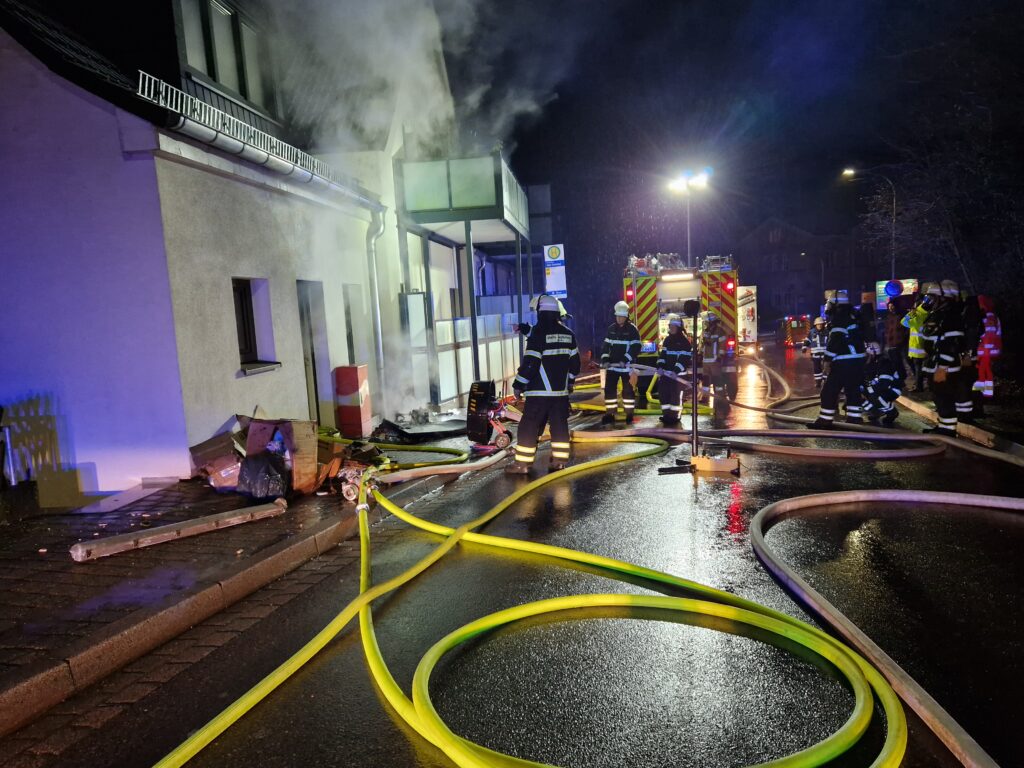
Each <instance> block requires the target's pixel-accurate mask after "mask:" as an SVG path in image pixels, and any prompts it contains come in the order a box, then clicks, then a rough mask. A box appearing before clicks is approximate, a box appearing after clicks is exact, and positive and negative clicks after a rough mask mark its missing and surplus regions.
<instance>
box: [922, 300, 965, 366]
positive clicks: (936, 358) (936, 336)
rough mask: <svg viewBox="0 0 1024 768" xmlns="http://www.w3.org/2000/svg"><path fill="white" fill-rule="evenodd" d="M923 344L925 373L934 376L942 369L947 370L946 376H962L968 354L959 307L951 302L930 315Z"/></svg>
mask: <svg viewBox="0 0 1024 768" xmlns="http://www.w3.org/2000/svg"><path fill="white" fill-rule="evenodd" d="M921 340H922V342H923V344H922V346H923V347H924V351H925V360H924V371H925V373H930V374H932V375H934V374H935V372H936V371H937V370H939V369H945V371H946V373H957V372H959V370H960V362H961V358H962V357H963V356H964V353H965V352H966V351H968V350H967V346H966V341H965V336H964V321H963V317H962V315H961V312H960V309H959V307H957V306H956V304H954V303H952V302H951V303H949V304H946V305H945V306H942V307H940V308H938V309H936V310H935V311H934V312H932V313H931V314H929V315H928V319H927V320H925V322H924V325H922V326H921ZM971 351H973V350H971Z"/></svg>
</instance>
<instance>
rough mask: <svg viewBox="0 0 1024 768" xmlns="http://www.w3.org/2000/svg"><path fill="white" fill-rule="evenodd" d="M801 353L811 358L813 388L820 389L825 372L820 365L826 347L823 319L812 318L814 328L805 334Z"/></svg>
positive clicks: (826, 334) (826, 337)
mask: <svg viewBox="0 0 1024 768" xmlns="http://www.w3.org/2000/svg"><path fill="white" fill-rule="evenodd" d="M801 345H802V347H803V349H802V352H803V354H804V355H808V354H809V355H810V356H811V364H812V365H813V366H814V388H815V389H821V387H822V385H823V384H824V383H825V370H824V367H823V365H822V363H823V362H824V361H825V347H826V346H827V345H828V331H827V330H826V329H825V318H824V317H816V318H814V327H813V328H811V332H810V333H808V334H807V336H806V337H805V338H804V340H803V342H801Z"/></svg>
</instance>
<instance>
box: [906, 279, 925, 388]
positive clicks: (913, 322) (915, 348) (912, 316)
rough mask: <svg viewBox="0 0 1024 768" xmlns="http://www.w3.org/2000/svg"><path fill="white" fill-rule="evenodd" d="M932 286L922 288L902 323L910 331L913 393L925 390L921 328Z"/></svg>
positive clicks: (909, 354)
mask: <svg viewBox="0 0 1024 768" xmlns="http://www.w3.org/2000/svg"><path fill="white" fill-rule="evenodd" d="M931 285H932V284H931V283H925V284H924V285H922V286H921V291H920V293H918V294H917V302H916V303H915V304H914V306H913V308H912V309H911V310H910V311H909V312H907V314H905V315H904V316H903V319H902V320H901V321H900V322H901V323H902V324H903V327H904V328H906V329H908V330H909V331H910V341H909V346H908V347H907V357H908V358H909V359H910V365H911V368H912V369H913V374H914V383H913V384H912V385H911V386H910V387H908V388H907V389H909V390H910V391H911V392H920V391H921V390H922V389H923V388H924V370H923V366H924V358H925V351H924V347H923V346H922V345H921V326H922V325H924V321H925V320H926V319H927V317H928V309H927V308H926V307H925V302H924V298H925V296H927V295H928V289H929V287H931Z"/></svg>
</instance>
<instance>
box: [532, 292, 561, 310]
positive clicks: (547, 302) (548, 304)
mask: <svg viewBox="0 0 1024 768" xmlns="http://www.w3.org/2000/svg"><path fill="white" fill-rule="evenodd" d="M559 310H560V307H559V306H558V299H556V298H555V297H554V296H548V295H547V294H545V295H543V296H541V297H540V299H538V301H537V311H538V312H559Z"/></svg>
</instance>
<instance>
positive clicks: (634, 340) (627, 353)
mask: <svg viewBox="0 0 1024 768" xmlns="http://www.w3.org/2000/svg"><path fill="white" fill-rule="evenodd" d="M639 355H640V331H638V330H637V329H636V326H635V325H633V323H631V322H629V320H627V321H626V322H625V323H623V324H622V325H619V324H618V323H612V324H611V325H609V326H608V330H607V331H605V334H604V344H603V345H601V365H603V366H605V367H606V368H608V370H609V371H616V372H618V373H629V372H630V371H631V370H632V365H633V363H635V362H636V359H637V357H639Z"/></svg>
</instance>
